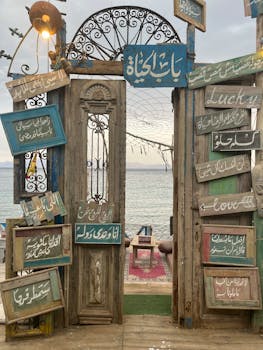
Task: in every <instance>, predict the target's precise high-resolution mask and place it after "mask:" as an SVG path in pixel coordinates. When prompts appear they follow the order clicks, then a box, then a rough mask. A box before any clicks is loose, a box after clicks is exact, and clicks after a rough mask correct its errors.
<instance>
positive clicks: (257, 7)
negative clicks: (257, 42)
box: [244, 0, 263, 18]
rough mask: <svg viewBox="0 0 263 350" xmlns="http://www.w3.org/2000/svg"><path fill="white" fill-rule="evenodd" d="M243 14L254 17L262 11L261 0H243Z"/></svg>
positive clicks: (262, 2)
mask: <svg viewBox="0 0 263 350" xmlns="http://www.w3.org/2000/svg"><path fill="white" fill-rule="evenodd" d="M244 6H245V15H246V16H251V17H252V18H256V17H258V16H259V15H261V14H262V13H263V0H244Z"/></svg>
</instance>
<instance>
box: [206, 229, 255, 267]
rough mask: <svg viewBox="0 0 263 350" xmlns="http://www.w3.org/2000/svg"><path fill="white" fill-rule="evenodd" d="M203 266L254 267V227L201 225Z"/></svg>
mask: <svg viewBox="0 0 263 350" xmlns="http://www.w3.org/2000/svg"><path fill="white" fill-rule="evenodd" d="M202 256H203V263H204V264H214V265H236V266H255V264H256V233H255V227H254V226H234V225H209V224H206V225H202Z"/></svg>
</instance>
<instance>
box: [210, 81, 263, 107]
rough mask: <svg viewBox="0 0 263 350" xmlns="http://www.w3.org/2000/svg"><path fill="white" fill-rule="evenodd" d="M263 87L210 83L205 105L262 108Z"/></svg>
mask: <svg viewBox="0 0 263 350" xmlns="http://www.w3.org/2000/svg"><path fill="white" fill-rule="evenodd" d="M261 102H262V89H261V88H256V87H253V86H230V85H210V86H207V87H206V89H205V106H206V107H210V108H260V106H261Z"/></svg>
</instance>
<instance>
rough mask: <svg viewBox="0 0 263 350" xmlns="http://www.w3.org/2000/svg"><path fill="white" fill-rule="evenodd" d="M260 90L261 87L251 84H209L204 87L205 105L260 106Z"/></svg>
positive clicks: (213, 106)
mask: <svg viewBox="0 0 263 350" xmlns="http://www.w3.org/2000/svg"><path fill="white" fill-rule="evenodd" d="M262 61H263V60H262ZM262 92H263V91H262V88H258V87H253V86H235V85H233V86H231V85H210V86H207V87H206V89H205V106H206V107H209V108H249V109H251V108H260V106H261V102H262Z"/></svg>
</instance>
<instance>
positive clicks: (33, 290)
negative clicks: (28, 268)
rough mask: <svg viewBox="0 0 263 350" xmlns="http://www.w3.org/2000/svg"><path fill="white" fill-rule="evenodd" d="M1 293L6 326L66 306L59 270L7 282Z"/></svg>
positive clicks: (55, 269) (3, 284) (0, 286)
mask: <svg viewBox="0 0 263 350" xmlns="http://www.w3.org/2000/svg"><path fill="white" fill-rule="evenodd" d="M0 290H1V295H2V301H3V306H4V311H5V317H6V323H7V324H11V323H14V322H17V321H20V320H24V319H27V318H30V317H34V316H38V315H42V314H45V313H48V312H50V311H53V310H57V309H61V308H63V307H64V297H63V294H62V287H61V282H60V277H59V273H58V269H57V268H53V269H45V270H43V271H41V272H34V273H31V274H29V275H24V276H22V277H15V278H10V279H7V280H5V281H4V282H1V283H0Z"/></svg>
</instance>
